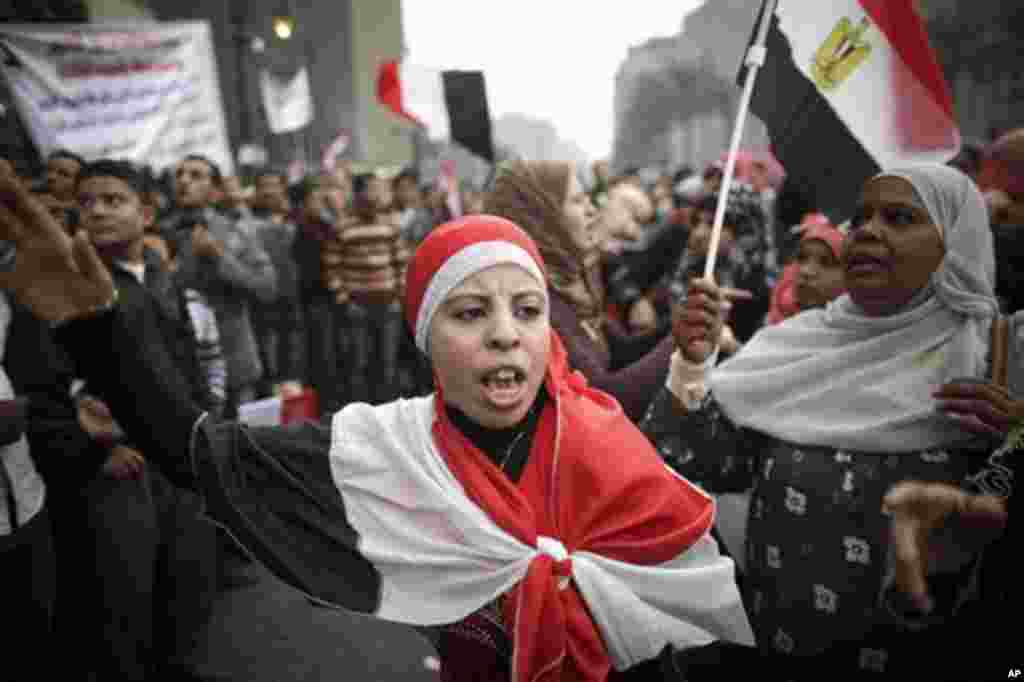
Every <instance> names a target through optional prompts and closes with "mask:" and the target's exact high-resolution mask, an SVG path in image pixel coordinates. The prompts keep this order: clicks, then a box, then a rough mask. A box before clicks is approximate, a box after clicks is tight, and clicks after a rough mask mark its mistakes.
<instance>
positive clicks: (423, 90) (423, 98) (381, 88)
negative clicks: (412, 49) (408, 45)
mask: <svg viewBox="0 0 1024 682" xmlns="http://www.w3.org/2000/svg"><path fill="white" fill-rule="evenodd" d="M377 99H378V100H379V101H380V103H381V104H383V105H384V106H386V107H387V108H388V109H390V110H391V111H393V112H394V113H396V114H398V115H399V116H401V117H403V118H405V119H407V120H409V121H411V122H412V123H415V124H416V125H419V126H422V127H424V128H426V129H427V131H428V133H429V134H430V137H432V138H436V139H442V140H444V139H448V137H450V135H451V130H450V124H449V118H448V105H447V104H446V103H445V96H444V76H443V73H442V72H441V71H438V70H436V69H430V68H427V67H423V66H419V65H416V64H412V63H410V62H408V61H406V60H404V59H402V60H394V61H387V62H384V63H383V64H381V66H380V73H379V74H378V78H377Z"/></svg>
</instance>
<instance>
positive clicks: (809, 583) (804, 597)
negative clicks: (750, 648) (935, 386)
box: [641, 390, 1012, 679]
mask: <svg viewBox="0 0 1024 682" xmlns="http://www.w3.org/2000/svg"><path fill="white" fill-rule="evenodd" d="M641 428H642V430H643V431H644V432H645V433H646V434H647V435H648V436H649V437H650V438H651V440H652V441H653V442H654V444H655V447H656V448H657V449H658V451H659V453H660V454H661V456H662V457H663V458H664V459H665V461H666V462H667V463H668V464H669V465H670V466H671V467H672V468H673V469H675V470H676V471H677V472H679V473H680V474H682V475H684V476H686V477H687V478H688V479H690V480H691V481H693V482H695V483H697V484H698V485H701V486H703V487H705V488H706V489H708V490H709V491H711V492H715V493H726V492H740V491H746V490H750V491H751V501H750V512H749V519H748V527H747V539H746V542H745V548H746V575H745V576H744V579H743V581H742V583H741V586H742V588H743V592H744V601H745V603H746V606H747V610H748V613H749V616H750V619H751V623H752V625H753V627H754V632H755V635H756V637H757V640H758V644H759V646H760V647H761V648H762V650H767V651H770V652H774V653H775V654H778V655H779V656H782V657H786V658H787V659H789V657H795V658H794V659H789V660H793V661H800V662H799V663H797V662H794V665H797V666H804V665H805V663H803V662H806V661H816V663H815V664H814V665H819V666H820V667H819V668H818V669H817V670H819V671H820V672H821V673H827V674H829V675H836V676H837V679H839V677H838V676H840V675H843V673H844V672H845V673H846V675H856V676H858V677H857V679H860V676H865V675H867V676H868V677H867V679H875V678H876V676H877V675H878V674H886V675H893V676H901V675H906V674H907V673H911V672H916V673H920V672H921V670H922V666H931V665H934V667H935V668H936V669H938V670H939V671H940V672H941V674H940V676H938V677H935V676H931V675H929V676H928V677H921V678H920V679H971V678H970V677H960V673H959V672H952V670H953V669H952V668H950V667H949V666H951V665H954V664H955V663H956V661H954V662H952V663H951V662H949V661H947V660H945V657H944V656H943V654H944V653H947V652H948V653H951V654H954V657H959V658H963V656H962V654H963V650H964V647H963V626H962V624H963V623H964V622H966V619H967V618H968V617H970V616H969V614H972V613H973V611H974V610H976V609H977V600H976V599H975V596H976V593H977V586H978V570H979V565H980V562H978V561H977V560H975V559H974V558H973V557H971V556H969V555H966V554H965V555H964V556H963V557H962V562H961V564H962V565H961V566H960V568H959V569H958V570H957V571H955V572H953V573H950V574H947V575H944V576H943V577H941V578H933V579H932V580H931V584H932V585H933V589H934V590H935V596H936V598H937V600H938V604H939V607H938V610H937V613H941V614H944V615H945V616H946V617H947V618H946V620H947V623H946V624H945V625H938V624H935V625H933V626H931V627H921V625H922V623H921V622H916V621H909V620H906V619H905V618H903V617H902V616H901V615H900V613H901V612H900V610H899V609H894V608H892V607H891V606H889V605H888V604H890V603H891V602H889V601H888V600H887V599H885V598H883V597H885V596H887V591H885V590H883V586H884V585H885V584H886V582H887V581H886V578H887V576H886V570H887V567H888V565H889V562H888V556H887V552H888V546H889V543H888V527H889V525H888V519H887V517H886V516H884V515H883V514H882V512H881V509H882V498H883V496H884V495H885V493H886V492H887V491H888V490H889V489H890V488H891V487H892V486H893V485H894V484H895V483H897V482H899V481H902V480H906V479H916V480H926V481H935V482H945V483H950V484H955V485H963V486H967V487H971V488H976V489H982V490H985V491H993V489H995V490H996V491H999V492H1004V493H1005V494H1008V493H1009V486H1010V483H1011V482H1012V480H1011V479H1010V478H1007V476H1006V472H1008V471H1009V470H1008V469H1006V467H1005V466H1003V464H1002V463H1001V462H1000V461H999V459H998V457H987V456H988V452H978V451H973V452H972V451H965V450H959V451H954V450H950V451H947V450H929V451H923V452H910V453H900V454H888V455H887V454H878V453H864V452H853V451H841V450H836V449H834V448H827V447H805V446H797V445H794V444H792V443H787V442H784V441H780V440H778V439H775V438H772V437H770V436H767V435H765V434H761V433H758V432H753V431H751V430H748V429H742V428H739V427H737V426H736V425H735V424H733V423H732V422H731V421H730V420H729V419H728V417H726V416H725V415H724V414H723V413H722V411H721V408H720V407H719V405H718V404H717V403H716V402H715V401H714V398H713V397H712V396H710V395H709V396H708V397H707V398H706V399H705V400H704V401H703V403H702V405H701V407H700V408H699V409H697V410H695V411H692V412H690V413H688V414H686V415H685V416H681V413H680V411H679V410H678V408H677V407H676V405H675V398H674V396H672V394H671V393H669V392H668V391H667V390H664V391H663V392H662V393H661V394H659V396H658V398H656V399H655V402H654V403H653V404H652V406H651V408H650V410H649V411H648V414H647V416H646V417H645V419H644V422H643V424H642V426H641ZM1011 476H1012V475H1011ZM951 614H955V615H951ZM950 621H951V622H950ZM958 626H960V627H958ZM947 641H953V642H955V643H956V644H955V646H952V647H951V646H946V645H945V642H947ZM922 657H923V658H922ZM825 662H827V664H826V663H825ZM806 665H807V666H810V665H811V664H806ZM797 669H800V668H797ZM817 674H819V673H818V672H817V671H816V672H813V673H812V672H810V670H808V672H807V675H809V676H816V675H817ZM946 674H948V675H949V676H948V677H947V676H942V675H946ZM797 676H798V677H799V676H802V675H797ZM904 679H910V678H904Z"/></svg>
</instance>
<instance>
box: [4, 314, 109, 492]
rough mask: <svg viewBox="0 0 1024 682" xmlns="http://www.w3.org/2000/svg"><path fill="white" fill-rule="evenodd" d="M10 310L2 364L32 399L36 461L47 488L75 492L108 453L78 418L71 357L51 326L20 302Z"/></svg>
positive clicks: (30, 425)
mask: <svg viewBox="0 0 1024 682" xmlns="http://www.w3.org/2000/svg"><path fill="white" fill-rule="evenodd" d="M12 311H13V318H12V320H11V328H10V333H9V337H8V340H7V352H6V354H5V356H4V366H5V369H6V371H7V375H8V376H9V377H10V379H11V384H12V386H13V387H14V389H15V392H16V393H17V394H18V395H20V396H24V397H25V398H27V399H28V412H27V415H26V432H25V435H26V437H27V438H28V441H29V446H30V447H31V449H32V457H33V460H34V461H35V464H36V466H37V467H38V468H39V473H40V474H41V475H42V477H43V480H44V481H45V482H46V484H47V485H48V486H50V487H52V488H53V489H54V490H62V489H69V490H77V489H78V488H80V487H81V486H82V485H84V484H85V482H86V481H89V480H91V479H92V478H93V477H94V476H95V475H96V472H97V471H98V470H99V468H100V466H102V465H103V462H105V461H106V459H107V456H108V455H109V453H108V451H107V450H106V448H104V447H102V446H100V445H98V444H96V443H94V442H93V440H92V439H91V438H90V437H89V435H88V434H87V433H86V432H85V431H83V430H82V427H81V425H80V424H79V422H78V409H77V406H76V404H75V402H74V400H73V399H72V397H71V382H72V379H73V378H74V373H73V371H72V367H71V360H70V358H69V357H68V356H67V355H66V354H65V353H64V351H63V349H61V348H60V347H59V346H58V345H57V344H56V343H54V340H53V335H52V331H51V329H50V327H49V325H48V324H47V323H46V322H43V321H42V320H39V319H38V318H36V317H35V316H33V315H32V313H31V312H29V311H28V310H27V309H25V308H23V307H21V306H20V305H16V304H15V305H12Z"/></svg>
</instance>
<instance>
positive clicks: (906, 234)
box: [643, 166, 1024, 679]
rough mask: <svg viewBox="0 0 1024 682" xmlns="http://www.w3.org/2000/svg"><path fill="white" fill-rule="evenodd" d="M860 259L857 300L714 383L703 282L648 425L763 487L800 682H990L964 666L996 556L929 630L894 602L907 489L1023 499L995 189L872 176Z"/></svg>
mask: <svg viewBox="0 0 1024 682" xmlns="http://www.w3.org/2000/svg"><path fill="white" fill-rule="evenodd" d="M842 262H843V266H844V279H845V283H846V287H847V291H848V294H846V295H843V296H841V297H839V298H838V299H836V300H835V301H834V302H832V303H831V304H829V305H828V306H827V307H825V308H823V309H815V310H810V311H805V312H803V313H801V314H799V315H796V316H795V317H792V318H790V319H788V320H786V321H784V322H783V323H781V324H778V325H773V326H769V327H765V328H764V329H762V330H761V332H759V333H758V334H757V335H756V336H754V338H753V339H751V341H750V342H748V343H747V344H746V345H745V346H744V347H743V349H742V350H741V351H740V352H739V353H738V354H737V355H735V356H734V357H733V358H732V359H731V360H730V361H727V362H725V363H723V364H722V365H720V366H718V367H715V368H714V369H711V368H712V367H713V362H714V355H715V353H714V349H713V348H712V343H711V342H710V341H709V340H710V339H715V338H717V333H718V332H717V330H718V329H719V328H720V326H721V319H720V317H721V316H720V313H719V310H720V308H721V305H720V303H719V300H718V298H719V296H718V294H717V291H716V287H715V286H714V285H711V284H708V283H706V282H703V281H695V282H694V284H693V285H692V286H691V289H690V296H689V298H688V299H687V304H686V307H685V310H684V311H683V312H682V314H681V315H680V317H679V318H678V324H677V328H676V332H677V340H678V343H679V347H680V351H679V353H678V354H677V355H676V356H675V357H674V358H673V369H672V374H671V376H670V380H669V382H668V387H667V388H668V390H667V391H666V392H665V393H664V394H662V395H661V396H659V398H658V400H657V401H656V402H655V404H654V405H653V406H652V408H651V411H650V412H649V414H648V417H647V419H646V421H645V424H644V427H643V428H644V430H645V432H646V433H647V434H648V436H649V437H650V438H651V439H652V440H653V441H654V443H655V445H656V447H658V449H659V451H660V452H662V453H667V454H666V456H667V458H668V460H669V461H670V462H671V463H673V464H674V465H675V466H676V468H677V469H678V470H679V471H682V472H684V475H687V476H689V477H690V478H691V479H692V480H695V481H703V482H704V484H705V485H706V486H707V487H708V488H709V489H711V490H716V491H721V492H724V491H725V490H726V489H729V488H731V489H733V490H738V489H744V488H746V487H748V486H750V485H753V491H752V492H753V494H752V502H751V507H750V509H751V511H750V515H749V525H748V529H747V551H746V571H745V580H744V591H745V597H746V603H747V605H748V607H749V608H750V610H751V618H752V621H753V624H754V627H755V632H756V634H757V636H758V643H759V645H760V647H761V648H762V649H764V650H768V651H775V652H778V653H780V654H783V655H786V656H787V657H788V660H789V661H791V663H789V665H791V666H792V667H793V677H794V678H798V677H800V676H801V673H803V674H805V676H806V677H808V678H812V679H819V678H820V676H821V675H823V674H825V673H824V671H826V670H827V671H828V675H840V674H841V672H842V671H844V670H845V671H848V672H851V673H854V672H856V673H867V672H870V673H880V674H884V675H886V676H892V677H894V678H900V677H901V676H902V679H907V675H911V674H912V676H913V677H921V678H924V677H927V678H928V679H970V673H969V672H968V673H966V674H967V676H966V677H958V675H962V674H964V672H963V671H962V670H958V668H957V665H958V664H962V663H964V662H965V660H964V659H965V657H964V655H963V654H964V651H965V650H966V649H969V646H968V644H967V642H968V639H969V637H968V632H969V631H968V630H967V629H966V628H964V627H962V623H963V622H964V620H965V619H966V618H967V615H966V614H967V612H968V611H969V605H970V602H971V597H972V594H971V591H970V589H969V588H970V586H971V584H972V580H971V579H972V576H973V575H974V573H973V572H974V571H975V570H976V569H977V567H978V561H977V560H976V557H973V556H961V557H960V561H959V562H957V563H956V565H955V568H956V570H955V571H952V572H951V573H949V574H948V575H947V576H946V580H945V585H944V592H945V594H944V595H943V605H942V608H940V609H937V610H936V616H935V618H934V620H933V621H931V622H928V623H927V624H928V625H929V626H930V627H925V628H923V629H919V630H917V629H915V628H912V627H910V625H909V624H908V623H907V621H905V620H904V619H903V618H902V617H901V616H900V614H898V613H894V612H893V611H892V610H890V609H888V608H886V607H885V606H884V605H883V604H882V602H881V601H880V598H879V595H880V592H881V587H882V584H883V581H884V579H885V577H886V571H887V561H886V556H887V552H888V550H889V543H888V523H887V520H886V517H885V516H884V515H883V514H882V500H883V496H884V495H885V493H886V492H887V491H888V490H889V489H890V488H891V487H892V486H893V485H894V484H896V483H898V482H899V481H902V480H905V479H915V480H921V481H925V482H939V483H948V484H952V485H958V486H960V485H964V486H968V485H970V486H974V487H980V488H981V489H982V490H983V491H985V492H995V493H998V494H1002V495H1006V494H1008V492H1009V489H1010V487H1011V485H1012V479H1010V478H1008V477H1006V476H1005V475H1004V473H1005V472H1004V469H1005V467H1004V466H1003V465H1002V463H1001V462H1000V461H999V459H998V457H996V456H994V455H993V457H991V458H988V459H986V457H987V456H988V455H989V453H991V452H992V450H993V444H994V443H995V444H998V440H999V439H1001V438H1003V437H1005V435H1006V433H1007V431H1008V428H1009V424H1010V416H1009V415H1012V414H1018V413H1019V412H1015V411H1014V410H1015V409H1016V408H1013V409H1011V406H1012V405H1017V406H1018V407H1019V406H1020V404H1019V403H1016V402H1015V401H1013V400H1012V399H1011V398H1010V396H1012V395H1019V394H1020V393H1021V392H1022V391H1024V371H1022V365H1021V358H1022V357H1024V330H1022V328H1021V324H1020V320H1019V318H1014V319H1012V320H1011V321H1010V327H1011V330H1012V333H1011V334H1010V336H1009V338H1010V339H1012V340H1013V343H1011V344H1010V347H1009V368H1010V372H1009V380H1008V388H999V387H997V386H996V385H995V384H993V383H991V382H990V380H989V379H988V377H989V371H990V365H991V364H993V362H992V361H991V360H990V357H989V356H990V351H993V350H994V348H995V347H996V346H998V343H999V339H1000V338H1001V337H1000V334H999V333H998V330H999V329H1000V327H999V325H994V324H993V321H994V320H996V319H997V316H998V314H999V309H998V305H997V303H996V300H995V297H994V295H993V285H994V279H995V263H994V257H993V253H992V237H991V231H990V229H989V226H988V220H987V216H986V213H985V205H984V202H983V200H982V198H981V195H980V193H979V192H978V190H977V188H976V187H975V186H974V184H973V183H972V182H971V180H970V179H969V178H967V177H966V176H964V175H963V174H962V173H960V172H959V171H956V170H954V169H952V168H948V167H944V166H916V167H908V168H901V169H894V170H891V171H887V172H885V173H883V174H881V175H879V176H877V177H875V178H872V179H871V180H869V181H868V182H867V183H866V184H865V186H864V189H863V192H862V194H861V199H860V206H859V210H858V213H857V215H856V217H855V218H854V220H853V221H852V224H851V228H850V233H849V235H848V237H847V240H846V242H845V244H844V252H843V261H842ZM993 327H994V328H995V329H996V330H997V333H996V334H995V335H992V334H990V332H991V330H992V328H993ZM1002 338H1005V335H1003V336H1002ZM993 341H995V344H993ZM996 355H998V353H996ZM920 625H921V623H920V622H916V623H915V626H920ZM946 654H950V655H949V656H947V655H946ZM947 675H949V676H950V677H947Z"/></svg>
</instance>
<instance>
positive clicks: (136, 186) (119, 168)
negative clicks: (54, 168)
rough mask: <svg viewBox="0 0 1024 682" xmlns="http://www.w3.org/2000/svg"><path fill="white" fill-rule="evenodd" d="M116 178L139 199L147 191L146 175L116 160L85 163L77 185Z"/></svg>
mask: <svg viewBox="0 0 1024 682" xmlns="http://www.w3.org/2000/svg"><path fill="white" fill-rule="evenodd" d="M98 177H104V178H117V179H118V180H121V181H122V182H124V183H125V184H126V185H128V186H129V187H131V189H132V191H133V192H135V193H136V194H138V195H139V199H142V196H143V195H144V194H145V193H146V192H147V191H148V190H149V184H150V183H149V182H147V179H146V175H145V174H144V173H143V172H142V171H141V170H139V169H138V168H137V167H136V166H135V164H133V163H131V162H130V161H121V160H118V159H100V160H98V161H93V162H92V163H87V164H85V166H84V167H83V168H82V172H81V173H79V174H78V185H79V186H81V184H82V183H83V182H85V181H86V180H88V179H89V178H98Z"/></svg>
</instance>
